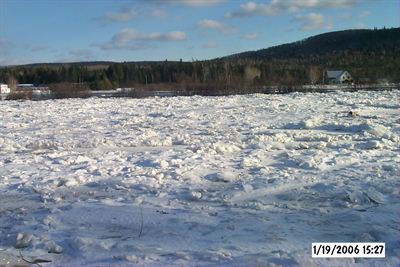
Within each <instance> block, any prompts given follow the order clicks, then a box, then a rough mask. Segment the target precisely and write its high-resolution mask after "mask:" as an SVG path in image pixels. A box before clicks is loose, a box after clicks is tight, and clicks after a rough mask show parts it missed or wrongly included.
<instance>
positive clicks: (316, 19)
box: [294, 13, 332, 31]
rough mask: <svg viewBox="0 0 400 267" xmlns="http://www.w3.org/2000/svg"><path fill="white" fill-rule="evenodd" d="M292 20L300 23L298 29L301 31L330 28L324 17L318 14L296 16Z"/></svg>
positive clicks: (330, 25)
mask: <svg viewBox="0 0 400 267" xmlns="http://www.w3.org/2000/svg"><path fill="white" fill-rule="evenodd" d="M294 20H296V21H298V22H300V29H301V30H303V31H311V30H316V29H331V28H332V24H331V23H327V22H325V18H324V16H323V15H322V14H319V13H309V14H306V15H296V16H295V18H294Z"/></svg>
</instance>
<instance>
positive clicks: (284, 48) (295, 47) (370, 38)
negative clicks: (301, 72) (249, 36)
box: [222, 28, 400, 60]
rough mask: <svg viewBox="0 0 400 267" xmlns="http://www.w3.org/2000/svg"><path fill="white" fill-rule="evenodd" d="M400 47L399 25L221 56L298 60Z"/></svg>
mask: <svg viewBox="0 0 400 267" xmlns="http://www.w3.org/2000/svg"><path fill="white" fill-rule="evenodd" d="M399 48H400V28H392V29H380V30H377V29H375V30H365V29H364V30H345V31H336V32H328V33H323V34H319V35H316V36H312V37H309V38H306V39H304V40H301V41H297V42H294V43H288V44H282V45H278V46H274V47H270V48H266V49H261V50H257V51H248V52H243V53H239V54H234V55H230V56H227V57H223V58H222V59H230V60H237V59H262V60H276V59H298V58H305V57H309V56H316V55H318V56H322V55H329V54H333V53H385V52H390V51H395V50H399Z"/></svg>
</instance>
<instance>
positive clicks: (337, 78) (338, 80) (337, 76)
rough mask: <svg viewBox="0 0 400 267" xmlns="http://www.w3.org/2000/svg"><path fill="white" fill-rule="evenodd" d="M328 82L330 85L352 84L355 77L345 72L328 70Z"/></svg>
mask: <svg viewBox="0 0 400 267" xmlns="http://www.w3.org/2000/svg"><path fill="white" fill-rule="evenodd" d="M326 76H327V82H328V83H329V84H343V83H352V82H353V77H351V75H350V73H348V72H347V71H345V70H328V71H327V72H326Z"/></svg>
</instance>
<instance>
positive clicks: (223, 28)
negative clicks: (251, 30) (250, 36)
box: [197, 19, 239, 34]
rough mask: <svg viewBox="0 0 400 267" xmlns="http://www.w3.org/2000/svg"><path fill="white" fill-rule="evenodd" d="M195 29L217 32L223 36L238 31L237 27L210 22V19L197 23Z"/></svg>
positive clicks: (216, 21) (214, 21) (215, 21)
mask: <svg viewBox="0 0 400 267" xmlns="http://www.w3.org/2000/svg"><path fill="white" fill-rule="evenodd" d="M197 27H199V28H201V29H212V30H217V31H220V32H222V33H224V34H229V33H234V32H237V31H239V29H238V28H237V27H234V26H230V25H226V24H224V23H222V22H220V21H218V20H212V19H203V20H201V21H199V22H197Z"/></svg>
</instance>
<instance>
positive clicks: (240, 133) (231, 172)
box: [0, 91, 400, 266]
mask: <svg viewBox="0 0 400 267" xmlns="http://www.w3.org/2000/svg"><path fill="white" fill-rule="evenodd" d="M399 96H400V92H399V91H381V92H362V91H360V92H356V93H349V92H347V93H346V92H336V93H326V94H312V93H309V94H301V93H293V94H287V95H258V94H256V95H247V96H229V97H199V96H193V97H174V98H148V99H127V98H120V99H98V98H91V99H84V100H82V99H65V100H49V101H37V102H33V101H23V102H17V101H3V102H0V110H1V113H0V265H4V264H6V263H5V262H9V263H10V264H17V263H18V264H20V265H22V266H23V265H27V266H29V265H30V264H28V263H27V262H26V261H24V260H23V259H21V255H22V256H23V257H24V259H25V260H27V261H31V262H34V261H37V262H39V261H41V260H48V261H51V262H50V263H42V264H41V265H43V266H53V265H57V266H66V265H68V266H78V265H87V266H109V265H118V266H128V265H132V264H135V265H137V266H224V265H226V266H276V265H277V266H280V265H282V266H321V265H323V266H360V264H361V265H362V266H399V265H400V250H399V248H400V227H399V225H400V216H399V214H400V178H399V173H400V172H399V171H400V164H399V161H400V156H399V134H398V133H399V131H400V120H399V118H400V104H399ZM312 242H385V243H386V258H385V259H330V260H327V259H312V258H311V243H312Z"/></svg>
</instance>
